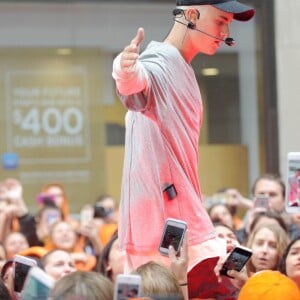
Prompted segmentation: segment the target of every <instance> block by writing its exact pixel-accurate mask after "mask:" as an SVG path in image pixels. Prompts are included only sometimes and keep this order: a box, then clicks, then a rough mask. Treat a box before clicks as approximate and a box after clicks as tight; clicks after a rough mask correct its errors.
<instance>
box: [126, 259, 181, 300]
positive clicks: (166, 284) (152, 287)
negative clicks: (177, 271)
mask: <svg viewBox="0 0 300 300" xmlns="http://www.w3.org/2000/svg"><path fill="white" fill-rule="evenodd" d="M132 274H138V275H140V276H141V277H142V296H144V297H152V296H164V297H172V296H173V297H176V299H178V300H183V299H184V296H183V294H182V289H181V287H180V285H179V283H178V281H177V279H176V277H175V276H174V275H173V273H172V272H171V271H170V270H169V269H168V268H167V267H166V266H164V265H161V264H159V263H157V262H154V261H150V262H148V263H145V264H143V265H141V266H139V267H138V268H137V269H136V270H135V271H133V272H132Z"/></svg>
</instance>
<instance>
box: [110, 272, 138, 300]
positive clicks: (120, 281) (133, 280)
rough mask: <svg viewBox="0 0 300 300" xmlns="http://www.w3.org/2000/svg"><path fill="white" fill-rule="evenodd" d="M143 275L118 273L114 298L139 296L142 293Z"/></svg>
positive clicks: (124, 298) (120, 299) (123, 298)
mask: <svg viewBox="0 0 300 300" xmlns="http://www.w3.org/2000/svg"><path fill="white" fill-rule="evenodd" d="M141 282H142V280H141V276H140V275H132V274H128V275H125V274H118V275H117V278H116V283H115V288H114V300H127V299H129V298H137V297H139V296H140V294H141Z"/></svg>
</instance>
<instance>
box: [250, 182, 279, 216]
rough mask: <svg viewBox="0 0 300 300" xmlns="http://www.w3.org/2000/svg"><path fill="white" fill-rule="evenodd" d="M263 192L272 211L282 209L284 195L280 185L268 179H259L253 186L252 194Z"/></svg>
mask: <svg viewBox="0 0 300 300" xmlns="http://www.w3.org/2000/svg"><path fill="white" fill-rule="evenodd" d="M259 194H264V195H266V196H268V198H269V207H270V209H271V210H272V211H275V212H278V213H280V212H282V211H283V210H284V196H283V190H282V187H281V185H280V184H279V183H278V182H276V181H274V180H270V179H260V180H259V181H258V182H257V183H256V186H255V190H254V195H255V196H257V195H259Z"/></svg>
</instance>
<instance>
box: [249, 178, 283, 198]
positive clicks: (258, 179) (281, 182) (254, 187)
mask: <svg viewBox="0 0 300 300" xmlns="http://www.w3.org/2000/svg"><path fill="white" fill-rule="evenodd" d="M261 179H266V180H270V181H274V182H276V183H278V184H279V185H280V186H281V189H282V195H283V197H285V184H284V182H283V180H282V179H281V177H280V176H279V175H277V174H270V173H266V174H263V175H261V176H259V177H258V178H257V179H256V180H255V181H254V184H253V185H252V189H251V193H252V195H255V189H256V185H257V183H258V182H259V181H260V180H261Z"/></svg>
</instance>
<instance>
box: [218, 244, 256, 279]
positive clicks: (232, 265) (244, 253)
mask: <svg viewBox="0 0 300 300" xmlns="http://www.w3.org/2000/svg"><path fill="white" fill-rule="evenodd" d="M251 255H252V250H251V249H249V248H246V247H243V246H240V245H239V246H236V247H235V248H234V249H233V250H232V251H231V253H230V254H229V256H228V257H227V259H226V261H225V263H224V264H223V266H222V268H221V270H220V274H221V275H225V276H227V277H230V278H232V277H231V276H229V275H228V274H227V272H228V271H229V270H236V271H238V272H240V271H241V270H242V269H243V267H244V266H245V265H246V263H247V261H248V260H249V258H250V257H251Z"/></svg>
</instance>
